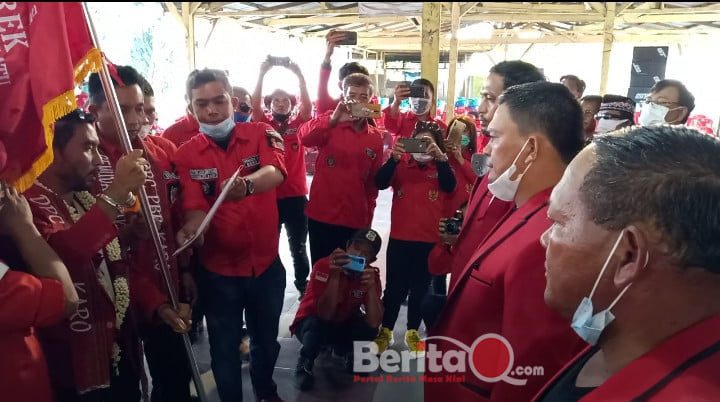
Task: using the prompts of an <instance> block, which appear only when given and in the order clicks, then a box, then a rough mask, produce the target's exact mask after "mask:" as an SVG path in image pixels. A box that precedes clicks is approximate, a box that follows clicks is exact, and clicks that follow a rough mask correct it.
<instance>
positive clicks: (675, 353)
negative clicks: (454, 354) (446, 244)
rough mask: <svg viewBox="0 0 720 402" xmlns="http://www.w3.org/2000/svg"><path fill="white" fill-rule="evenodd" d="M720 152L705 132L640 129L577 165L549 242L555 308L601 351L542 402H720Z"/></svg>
mask: <svg viewBox="0 0 720 402" xmlns="http://www.w3.org/2000/svg"><path fill="white" fill-rule="evenodd" d="M718 154H720V142H718V141H716V140H714V139H713V138H712V137H709V136H707V135H703V134H701V133H699V132H696V131H695V130H691V129H687V128H684V127H668V126H664V127H635V128H631V129H628V130H622V131H619V132H616V133H612V134H610V135H607V136H603V137H598V138H597V139H595V141H594V143H593V144H592V145H590V146H588V147H587V148H586V149H585V150H583V151H582V152H581V153H580V154H579V155H578V156H577V158H575V159H574V160H573V161H572V163H571V164H570V165H569V166H568V168H567V170H566V171H565V175H564V176H563V178H562V179H561V180H560V183H559V184H558V185H557V186H556V187H555V190H553V194H552V196H551V201H550V207H549V209H548V216H549V218H550V220H551V221H552V222H553V225H552V226H551V227H550V229H549V230H548V231H547V232H545V234H544V235H543V237H542V243H543V246H544V247H545V248H546V261H547V262H546V267H547V268H546V271H547V273H546V277H547V285H546V289H545V302H546V303H547V305H548V306H550V308H552V309H553V310H555V311H557V312H559V313H560V314H561V315H562V316H564V317H565V318H566V320H567V321H566V322H569V325H568V327H570V326H571V327H572V328H573V330H575V331H576V332H577V334H578V335H579V336H580V337H581V338H582V339H583V340H584V341H585V342H586V343H587V344H589V345H587V347H586V349H585V350H584V351H583V352H582V353H580V354H579V355H578V356H577V357H576V358H575V359H574V360H573V361H572V362H571V363H570V364H569V365H568V366H567V367H566V368H565V369H563V370H562V371H561V372H560V373H559V374H558V375H557V377H556V378H555V379H553V380H552V381H551V382H550V383H548V385H546V387H545V389H544V390H543V391H542V392H541V393H539V394H538V396H537V397H536V399H535V400H536V401H540V402H556V401H557V402H559V401H562V402H574V401H582V402H600V401H630V400H632V401H649V402H657V401H716V400H717V399H718V396H717V395H718V392H720V391H719V389H720V380H719V379H718V376H717V372H718V369H720V348H719V347H718V345H719V344H720V343H719V341H720V336H719V335H718V334H720V299H718V297H717V295H718V292H720V275H719V273H720V226H718V224H717V222H718V221H720V209H718V207H717V206H718V205H719V204H720V159H718V158H717V155H718ZM688 194H692V196H691V197H688Z"/></svg>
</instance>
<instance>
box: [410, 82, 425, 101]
mask: <svg viewBox="0 0 720 402" xmlns="http://www.w3.org/2000/svg"><path fill="white" fill-rule="evenodd" d="M425 93H426V92H425V86H424V85H410V97H411V98H418V99H426V98H429V97H428V96H426V95H425Z"/></svg>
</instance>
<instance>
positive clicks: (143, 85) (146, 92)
mask: <svg viewBox="0 0 720 402" xmlns="http://www.w3.org/2000/svg"><path fill="white" fill-rule="evenodd" d="M140 78H141V79H140V89H141V90H142V93H143V96H144V97H146V98H147V97H154V96H155V91H154V90H153V87H152V85H150V81H148V80H147V79H146V78H145V77H143V76H142V74H141V75H140Z"/></svg>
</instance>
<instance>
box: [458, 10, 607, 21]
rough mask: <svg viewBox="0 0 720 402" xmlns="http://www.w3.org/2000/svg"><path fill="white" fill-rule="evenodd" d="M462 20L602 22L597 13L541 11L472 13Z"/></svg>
mask: <svg viewBox="0 0 720 402" xmlns="http://www.w3.org/2000/svg"><path fill="white" fill-rule="evenodd" d="M463 21H486V22H602V21H603V16H602V15H599V14H588V13H583V14H558V13H554V14H550V13H548V14H542V13H533V12H530V11H529V12H527V13H519V12H517V13H514V14H507V13H496V12H493V13H479V14H478V13H473V14H467V15H466V16H465V17H463Z"/></svg>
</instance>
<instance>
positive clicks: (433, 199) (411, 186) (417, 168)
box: [390, 158, 448, 243]
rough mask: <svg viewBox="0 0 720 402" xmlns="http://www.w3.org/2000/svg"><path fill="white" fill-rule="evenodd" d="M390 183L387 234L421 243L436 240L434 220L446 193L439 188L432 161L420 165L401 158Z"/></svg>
mask: <svg viewBox="0 0 720 402" xmlns="http://www.w3.org/2000/svg"><path fill="white" fill-rule="evenodd" d="M390 185H391V186H392V189H393V202H392V213H391V218H390V219H391V224H390V237H391V238H392V239H396V240H405V241H421V242H425V243H437V242H438V241H440V235H439V234H438V222H439V221H440V218H442V215H443V209H444V205H445V203H446V201H447V197H448V195H447V194H445V193H443V191H442V190H441V189H440V183H439V182H438V170H437V166H435V163H427V164H425V165H420V164H419V163H417V162H415V160H414V159H408V158H403V159H401V160H400V161H399V162H398V165H397V167H396V168H395V174H394V175H393V178H392V181H391V182H390Z"/></svg>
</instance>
